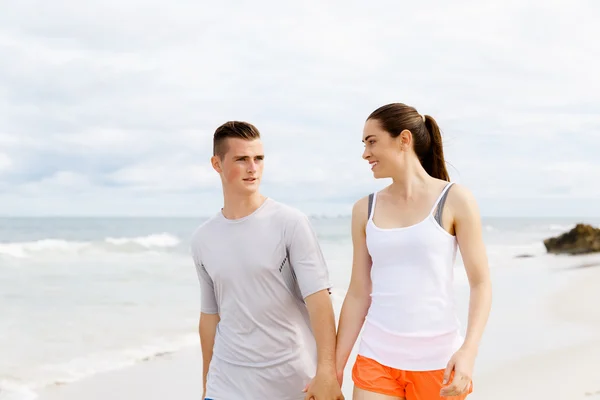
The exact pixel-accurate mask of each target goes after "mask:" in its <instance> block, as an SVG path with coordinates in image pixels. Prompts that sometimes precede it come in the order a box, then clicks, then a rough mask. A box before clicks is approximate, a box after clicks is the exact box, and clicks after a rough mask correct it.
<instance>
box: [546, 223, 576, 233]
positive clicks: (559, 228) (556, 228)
mask: <svg viewBox="0 0 600 400" xmlns="http://www.w3.org/2000/svg"><path fill="white" fill-rule="evenodd" d="M573 228H575V224H570V225H559V224H551V225H550V227H549V230H551V231H561V232H568V231H570V230H571V229H573Z"/></svg>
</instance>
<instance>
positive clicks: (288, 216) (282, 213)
mask: <svg viewBox="0 0 600 400" xmlns="http://www.w3.org/2000/svg"><path fill="white" fill-rule="evenodd" d="M271 209H272V212H273V213H274V214H275V215H277V216H278V217H279V218H280V219H281V221H282V222H285V223H291V224H295V223H297V222H298V221H301V220H307V219H308V215H306V214H305V213H304V212H303V211H301V210H300V209H299V208H297V207H294V206H291V205H289V204H286V203H283V202H281V201H278V200H273V199H271Z"/></svg>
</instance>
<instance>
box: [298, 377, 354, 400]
mask: <svg viewBox="0 0 600 400" xmlns="http://www.w3.org/2000/svg"><path fill="white" fill-rule="evenodd" d="M341 385H342V383H341V381H340V375H339V373H338V374H337V376H336V374H335V373H334V374H331V373H327V372H319V371H317V375H316V376H315V377H314V378H313V379H312V380H311V381H310V383H309V384H308V385H306V387H305V388H304V390H302V391H303V392H304V393H306V396H305V397H304V399H305V400H344V395H343V394H342V389H341Z"/></svg>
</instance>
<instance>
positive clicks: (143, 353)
mask: <svg viewBox="0 0 600 400" xmlns="http://www.w3.org/2000/svg"><path fill="white" fill-rule="evenodd" d="M202 221H203V219H202V218H0V399H1V400H25V399H33V398H35V397H36V391H38V390H40V389H41V388H44V387H46V386H49V385H57V384H69V383H71V382H74V381H77V380H79V379H82V378H84V377H88V376H91V375H94V374H98V373H100V372H104V371H109V370H113V369H117V368H121V367H124V366H128V365H132V364H135V363H140V362H144V361H147V360H151V359H153V358H155V357H159V356H160V355H163V354H165V353H170V352H174V351H177V350H180V349H183V348H185V347H189V346H199V339H198V335H197V323H198V315H199V306H200V303H199V302H200V295H199V286H198V280H197V275H196V271H195V267H194V265H193V262H192V259H191V257H190V253H189V238H190V236H191V234H192V232H193V231H194V229H195V228H196V227H197V226H198V225H199V224H200V223H202ZM577 222H585V223H591V224H593V225H596V226H598V225H600V218H596V219H586V220H579V219H569V218H546V219H541V218H540V219H510V218H484V219H483V234H484V239H485V243H486V246H487V251H488V257H489V261H490V267H491V268H492V270H493V271H499V273H500V275H502V276H508V278H506V279H510V276H509V275H510V273H511V272H510V270H511V267H512V266H514V265H515V263H517V262H518V261H517V260H522V259H523V258H521V257H519V256H524V255H527V256H530V257H528V258H527V260H529V261H528V262H529V263H530V264H534V265H537V266H538V267H539V268H544V265H546V264H548V263H552V262H553V261H552V260H553V258H552V257H556V256H549V255H547V254H545V249H544V246H543V243H542V240H543V239H544V238H546V237H549V236H554V235H557V234H560V233H562V232H564V231H567V230H568V229H570V228H572V227H573V226H574V225H575V223H577ZM312 223H313V226H314V228H315V230H316V231H317V234H318V236H319V239H320V242H321V245H322V249H323V252H324V254H325V257H326V259H327V262H328V265H329V268H330V274H331V280H332V283H333V286H334V292H333V296H334V297H333V299H334V302H335V303H336V306H337V307H338V308H339V306H340V305H341V302H342V300H343V296H344V293H345V289H346V288H347V285H348V282H349V279H350V269H351V257H352V247H351V238H350V218H348V217H339V218H317V217H315V218H312ZM503 271H506V274H505V273H504V272H503ZM507 274H508V275H507ZM456 285H457V286H459V287H463V288H464V287H465V286H466V285H467V280H466V275H465V273H464V270H463V266H462V262H461V260H460V257H459V258H458V259H457V263H456ZM523 285H525V284H523ZM519 288H520V286H519V283H518V282H517V283H515V285H514V290H515V293H518V292H519V290H520V289H519ZM522 289H523V290H529V289H530V288H527V287H522ZM515 301H518V299H516V300H515ZM461 307H463V309H465V308H466V304H465V301H463V303H462V305H461ZM465 312H466V310H465ZM524 323H526V321H524ZM565 329H566V328H565Z"/></svg>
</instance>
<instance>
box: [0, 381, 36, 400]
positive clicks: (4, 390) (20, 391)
mask: <svg viewBox="0 0 600 400" xmlns="http://www.w3.org/2000/svg"><path fill="white" fill-rule="evenodd" d="M37 398H38V395H37V393H35V392H34V391H33V390H32V389H30V388H29V387H27V386H25V385H21V384H18V383H15V382H13V381H9V380H6V379H3V380H0V400H34V399H37Z"/></svg>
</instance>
